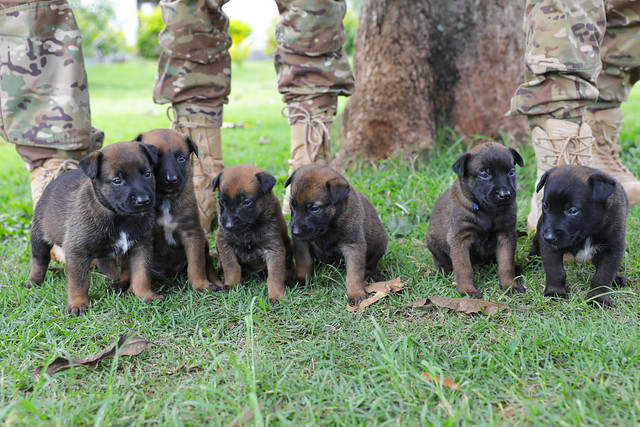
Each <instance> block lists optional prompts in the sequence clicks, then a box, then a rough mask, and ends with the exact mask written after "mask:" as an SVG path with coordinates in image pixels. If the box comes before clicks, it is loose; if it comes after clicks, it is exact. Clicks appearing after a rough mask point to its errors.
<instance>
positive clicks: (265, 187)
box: [256, 172, 276, 194]
mask: <svg viewBox="0 0 640 427" xmlns="http://www.w3.org/2000/svg"><path fill="white" fill-rule="evenodd" d="M256 179H257V180H258V182H259V183H260V186H261V187H262V192H263V193H264V194H267V193H268V192H269V191H271V189H272V188H273V186H274V185H276V179H275V177H273V176H271V175H269V174H268V173H267V172H258V173H257V174H256Z"/></svg>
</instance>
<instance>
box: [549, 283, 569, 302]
mask: <svg viewBox="0 0 640 427" xmlns="http://www.w3.org/2000/svg"><path fill="white" fill-rule="evenodd" d="M543 295H544V296H545V297H549V298H563V299H567V298H569V295H567V290H566V289H565V288H559V287H554V286H547V287H546V288H545V289H544V294H543Z"/></svg>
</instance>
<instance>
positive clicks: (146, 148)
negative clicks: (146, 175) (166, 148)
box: [140, 143, 158, 166]
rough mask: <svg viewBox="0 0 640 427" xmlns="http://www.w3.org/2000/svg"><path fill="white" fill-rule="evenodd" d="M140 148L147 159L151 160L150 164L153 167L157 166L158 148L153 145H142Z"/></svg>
mask: <svg viewBox="0 0 640 427" xmlns="http://www.w3.org/2000/svg"><path fill="white" fill-rule="evenodd" d="M140 148H141V149H142V152H143V153H144V155H145V156H147V159H149V163H151V166H155V165H157V164H158V147H156V146H155V145H151V144H142V143H141V144H140Z"/></svg>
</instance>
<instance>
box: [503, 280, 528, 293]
mask: <svg viewBox="0 0 640 427" xmlns="http://www.w3.org/2000/svg"><path fill="white" fill-rule="evenodd" d="M501 288H502V290H503V291H504V293H506V294H509V295H513V294H516V293H518V294H526V293H527V290H526V289H525V287H524V286H522V285H521V284H520V283H518V282H516V281H514V282H513V283H511V284H510V285H508V286H501Z"/></svg>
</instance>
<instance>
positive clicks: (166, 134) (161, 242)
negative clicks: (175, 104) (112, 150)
mask: <svg viewBox="0 0 640 427" xmlns="http://www.w3.org/2000/svg"><path fill="white" fill-rule="evenodd" d="M136 141H141V142H143V143H145V144H149V145H153V146H155V147H157V149H158V164H157V166H156V171H155V175H156V205H155V214H156V222H155V225H154V227H153V257H152V260H151V272H152V273H153V275H155V276H158V277H163V278H167V277H173V276H175V275H176V274H178V273H185V272H186V273H187V276H188V278H189V282H190V283H191V288H192V289H193V290H194V291H204V290H219V289H220V288H222V282H221V281H220V278H219V277H218V274H217V273H216V271H215V269H214V267H213V260H212V259H211V256H210V255H209V242H208V240H207V236H206V235H205V233H204V230H203V229H202V227H201V226H200V220H199V217H198V205H197V202H196V195H195V192H194V189H193V178H192V175H193V174H192V167H191V160H190V158H189V157H190V155H191V153H193V154H194V155H195V156H196V157H197V156H198V148H197V147H196V145H195V144H194V143H193V141H192V140H191V138H189V137H188V136H185V135H183V134H181V133H178V132H176V131H173V130H169V129H156V130H152V131H149V132H145V133H142V134H140V135H138V137H137V138H136Z"/></svg>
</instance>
